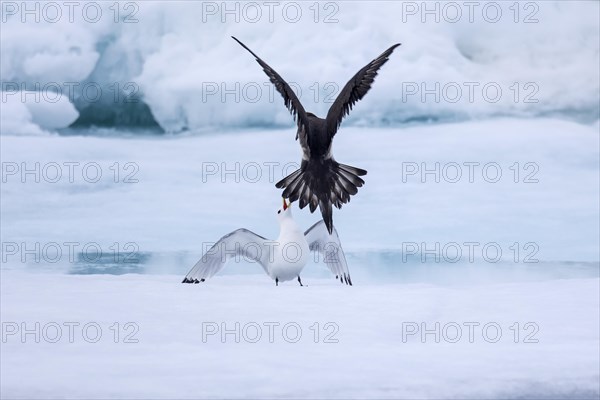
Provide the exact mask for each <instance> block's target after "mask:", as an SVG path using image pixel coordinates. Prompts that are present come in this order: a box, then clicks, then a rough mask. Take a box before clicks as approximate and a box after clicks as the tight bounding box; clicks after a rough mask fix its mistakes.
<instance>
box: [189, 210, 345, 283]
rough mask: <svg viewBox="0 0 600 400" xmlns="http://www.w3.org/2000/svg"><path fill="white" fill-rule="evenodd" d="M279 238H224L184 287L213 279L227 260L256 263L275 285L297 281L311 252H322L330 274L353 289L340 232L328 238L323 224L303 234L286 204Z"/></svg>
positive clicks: (244, 232)
mask: <svg viewBox="0 0 600 400" xmlns="http://www.w3.org/2000/svg"><path fill="white" fill-rule="evenodd" d="M277 220H278V221H279V227H280V230H279V237H278V238H277V239H276V240H269V239H266V238H264V237H262V236H260V235H257V234H256V233H254V232H251V231H249V230H248V229H243V228H242V229H238V230H235V231H233V232H231V233H229V234H228V235H225V236H223V237H222V238H221V239H220V240H219V241H218V242H217V243H215V244H214V245H213V246H212V247H211V248H210V249H209V250H208V251H207V252H206V254H204V255H203V256H202V258H201V259H200V260H199V261H198V262H197V263H196V265H194V267H193V268H192V269H191V270H190V272H188V273H187V275H186V276H185V278H184V279H183V282H182V283H200V282H204V281H206V279H208V278H211V277H212V276H214V275H215V274H216V273H217V272H219V271H220V270H221V269H223V267H224V266H225V263H226V261H227V260H228V259H230V258H232V257H235V258H236V259H237V260H239V259H240V258H241V257H244V258H245V259H247V260H252V261H256V262H257V263H259V264H260V265H261V266H262V268H263V270H264V271H265V272H266V274H267V275H269V276H270V277H271V278H272V279H273V280H274V281H275V285H279V282H283V281H289V280H292V279H295V278H298V283H300V286H302V280H301V279H300V272H301V271H302V269H303V268H304V266H305V265H306V264H307V262H308V257H309V254H310V252H311V251H314V252H319V253H320V255H321V256H322V257H323V260H324V261H325V264H326V265H327V267H328V268H329V270H330V271H331V272H332V273H333V274H334V275H335V277H336V279H339V280H340V282H341V283H345V284H347V285H352V280H351V279H350V272H349V271H348V265H347V264H346V257H345V256H344V251H343V250H342V246H341V244H340V238H339V237H338V234H337V231H336V230H335V228H334V229H333V233H332V234H329V232H328V231H327V227H326V226H325V223H324V222H323V221H319V222H317V223H316V224H314V225H313V226H311V227H310V228H309V229H308V230H307V231H306V232H302V230H301V229H300V227H299V226H298V224H296V221H294V219H293V218H292V209H291V203H289V204H288V203H286V201H285V199H284V200H283V208H281V209H279V210H278V211H277Z"/></svg>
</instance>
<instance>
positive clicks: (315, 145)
mask: <svg viewBox="0 0 600 400" xmlns="http://www.w3.org/2000/svg"><path fill="white" fill-rule="evenodd" d="M232 38H233V39H234V40H235V41H236V42H238V43H239V44H240V45H241V46H242V47H243V48H245V49H246V50H248V51H249V52H250V54H252V55H253V56H254V57H255V58H256V61H257V62H258V64H260V66H261V67H262V68H263V71H265V73H266V74H267V76H268V77H269V80H270V81H271V83H273V85H275V88H276V89H277V91H278V92H279V93H280V94H281V95H282V96H283V102H284V104H285V106H286V107H287V109H288V110H289V111H290V113H291V114H292V116H293V117H294V120H295V121H296V122H297V124H298V132H297V133H296V140H298V138H300V146H301V147H302V151H303V155H302V163H301V164H300V169H298V170H296V171H294V172H292V173H291V174H290V175H288V176H286V177H285V178H283V179H282V180H281V181H279V182H277V183H276V184H275V186H276V187H277V188H279V189H284V191H283V197H285V198H288V199H289V201H290V202H294V201H296V200H298V201H299V206H300V208H301V209H302V208H304V207H306V206H307V205H308V206H309V207H310V212H311V213H312V212H314V211H315V210H316V209H317V206H318V207H319V209H320V210H321V215H322V216H323V221H325V225H326V226H327V230H328V232H329V234H331V233H332V232H333V215H332V205H334V206H336V207H337V208H342V205H343V204H345V203H347V202H349V201H350V196H353V195H355V194H356V193H357V192H358V188H359V187H361V186H362V185H363V184H364V183H365V181H364V180H362V178H360V177H361V176H363V175H366V174H367V171H365V170H364V169H360V168H356V167H351V166H349V165H345V164H340V163H338V162H337V161H335V159H334V158H333V154H332V153H331V143H332V141H333V137H334V136H335V134H336V133H337V131H338V129H339V127H340V125H341V123H342V120H343V119H344V117H345V116H346V115H348V114H349V113H350V110H352V107H353V106H354V104H356V102H358V101H359V100H360V99H362V98H363V97H364V96H365V94H367V92H368V91H369V89H371V85H372V84H373V82H374V81H375V77H376V76H377V72H378V71H379V68H381V66H382V65H383V64H385V63H386V61H387V60H388V59H389V56H390V55H391V54H392V52H393V51H394V49H395V48H396V47H398V46H400V43H398V44H395V45H393V46H392V47H390V48H389V49H387V50H386V51H384V52H383V53H381V55H380V56H379V57H377V58H375V59H374V60H373V61H371V62H370V63H368V64H367V65H365V66H364V67H363V68H362V69H361V70H360V71H358V72H357V73H356V75H354V76H353V77H352V79H350V80H349V81H348V83H346V85H345V86H344V88H343V89H342V91H341V92H340V94H339V95H338V97H337V98H336V99H335V102H334V103H333V104H332V105H331V107H330V108H329V111H328V112H327V117H326V118H325V119H323V118H319V117H317V116H316V115H315V114H313V113H310V112H307V111H305V110H304V107H303V106H302V104H301V103H300V100H298V97H297V96H296V94H295V93H294V91H293V90H292V88H291V87H290V86H289V85H288V84H287V82H286V81H284V80H283V78H282V77H281V76H280V75H279V74H278V73H277V72H276V71H275V70H274V69H273V68H271V67H270V66H269V65H268V64H267V63H266V62H264V61H263V60H262V59H261V58H260V57H259V56H257V55H256V54H254V52H253V51H252V50H250V49H249V48H248V47H246V45H245V44H244V43H242V42H240V41H239V40H237V39H236V38H235V37H233V36H232Z"/></svg>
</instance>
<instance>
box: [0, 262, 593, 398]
mask: <svg viewBox="0 0 600 400" xmlns="http://www.w3.org/2000/svg"><path fill="white" fill-rule="evenodd" d="M177 278H178V277H174V276H171V275H125V276H110V275H103V276H67V275H57V274H48V275H39V276H35V277H34V276H31V275H30V274H22V273H18V272H10V273H6V272H3V276H2V296H3V298H2V303H3V304H2V315H3V321H27V322H28V323H29V324H30V328H33V322H34V321H40V323H41V325H42V327H43V326H44V324H47V323H49V322H55V323H57V324H60V326H61V327H62V335H63V336H62V338H61V339H60V340H59V341H58V342H57V343H48V342H45V341H44V339H43V338H42V339H41V343H39V344H38V343H34V341H33V335H29V337H28V339H27V340H26V343H21V340H20V338H19V335H15V336H10V337H9V339H8V341H7V343H5V344H3V356H2V391H3V398H40V397H41V398H50V397H55V396H56V394H57V393H59V394H61V397H69V398H110V397H119V398H284V397H285V398H337V399H344V398H410V399H415V398H478V399H481V398H535V399H540V398H543V399H559V398H561V399H562V398H573V399H582V398H597V397H598V374H599V371H598V353H599V351H600V349H599V347H598V279H597V278H590V279H556V280H547V281H542V282H533V283H523V282H521V283H507V284H485V285H477V286H473V285H463V286H459V287H454V288H448V287H441V286H437V285H431V284H402V283H388V284H368V283H358V284H356V285H355V286H353V287H350V288H349V287H345V286H341V285H339V284H335V282H333V280H331V279H330V280H323V279H315V280H307V282H306V283H308V284H309V286H308V287H299V286H295V285H283V286H280V287H279V288H275V287H274V285H272V284H271V282H269V281H267V280H266V279H264V278H263V277H262V276H260V278H259V277H223V278H216V279H214V280H213V281H211V282H210V284H207V285H205V286H203V287H198V286H196V285H181V284H180V283H179V281H178V279H177ZM67 322H79V323H80V324H81V325H79V326H74V327H73V341H74V342H73V343H69V338H68V334H69V331H68V328H67V326H66V325H63V324H65V323H67ZM91 322H95V323H96V324H97V326H99V327H100V329H101V330H102V336H101V337H100V338H97V333H96V332H97V331H96V327H95V326H90V327H89V328H87V336H85V337H84V336H83V333H82V330H83V326H84V324H86V323H91ZM115 322H118V323H119V324H120V325H119V329H118V331H119V333H120V336H119V337H118V339H117V342H118V343H115V336H114V335H115V333H114V332H115V329H117V328H115V326H114V323H115ZM128 322H131V323H134V324H135V327H137V328H138V330H137V331H135V328H134V327H133V326H129V327H128V329H125V328H124V325H125V324H126V323H128ZM236 323H239V324H240V325H239V328H238V329H239V332H238V335H239V339H238V340H239V343H236V338H235V333H229V334H227V335H226V336H225V339H222V336H221V333H222V332H221V328H222V327H223V326H222V325H221V324H226V325H225V326H224V328H226V329H229V330H230V331H232V332H235V330H236V328H235V324H236ZM315 323H318V324H319V325H318V326H315ZM327 323H329V324H330V325H326V324H327ZM421 323H426V324H427V326H426V328H427V329H430V330H435V323H439V324H440V328H439V330H440V332H441V333H440V338H439V339H438V340H439V343H436V342H435V340H436V338H435V335H434V334H432V333H430V334H428V335H427V336H426V337H425V340H424V342H423V340H422V338H421V334H420V333H421V332H418V333H416V334H406V335H405V337H403V326H404V331H405V332H408V329H409V328H408V325H411V327H414V326H415V325H413V324H417V326H418V327H419V329H420V327H421ZM469 323H478V324H480V325H478V326H477V325H472V327H473V328H472V329H473V336H472V339H469V328H468V325H465V324H469ZM515 323H519V325H518V327H516V326H515V325H514V324H515ZM527 323H530V325H528V326H527V329H525V326H526V325H525V324H527ZM203 324H204V335H205V336H204V339H203ZM276 324H279V325H276ZM286 324H289V325H288V327H287V328H286V333H285V334H284V333H283V329H284V326H285V325H286ZM485 324H492V325H490V326H489V327H488V328H487V331H486V332H487V333H486V334H485V336H484V334H483V326H484V325H485ZM208 325H210V326H208ZM455 325H458V326H459V327H460V329H461V332H460V334H461V336H460V337H458V338H457V330H456V328H455V327H454V326H455ZM111 326H112V327H113V330H111V328H110V327H111ZM256 326H258V329H257V328H256ZM269 326H272V336H271V338H272V339H271V340H272V342H271V340H270V338H269ZM496 326H497V327H500V329H501V333H499V334H498V333H497V332H498V331H496V329H497V328H496ZM215 327H216V328H215ZM311 327H312V329H311ZM511 327H512V328H513V329H512V330H511ZM536 327H537V328H536ZM40 329H42V328H40ZM216 329H218V332H216V333H214V334H212V332H213V331H215V330H216ZM515 329H516V330H517V331H518V332H519V333H518V337H516V336H515ZM315 331H316V332H318V333H319V336H318V337H316V336H315ZM134 332H135V333H134ZM258 332H260V336H258V335H259V334H258ZM299 332H300V333H299ZM127 334H130V335H131V336H129V337H127V336H126V335H127ZM47 335H48V337H49V338H54V335H55V329H54V328H52V327H48V328H47ZM86 340H98V342H96V343H88V342H87V341H86ZM133 340H137V343H128V342H126V341H133ZM315 340H316V341H317V343H315ZM449 340H452V341H456V342H455V343H452V342H450V341H449ZM471 340H472V343H471ZM496 340H497V342H491V341H496ZM515 340H516V341H517V343H515ZM488 341H490V342H488ZM24 377H30V378H24ZM24 379H25V380H26V382H24Z"/></svg>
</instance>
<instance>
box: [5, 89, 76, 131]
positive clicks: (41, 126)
mask: <svg viewBox="0 0 600 400" xmlns="http://www.w3.org/2000/svg"><path fill="white" fill-rule="evenodd" d="M0 95H1V96H2V113H1V114H0V133H2V134H12V135H40V134H49V133H50V132H55V130H56V129H60V128H66V127H68V126H69V125H71V124H72V123H73V122H74V121H75V120H76V119H77V117H78V116H79V113H78V112H77V110H76V109H75V107H73V104H71V102H70V101H69V100H68V99H67V98H66V97H62V96H60V95H57V96H56V97H55V98H54V99H53V100H52V101H49V100H48V99H46V98H45V97H42V96H41V95H40V93H39V92H31V91H23V92H21V91H17V92H0Z"/></svg>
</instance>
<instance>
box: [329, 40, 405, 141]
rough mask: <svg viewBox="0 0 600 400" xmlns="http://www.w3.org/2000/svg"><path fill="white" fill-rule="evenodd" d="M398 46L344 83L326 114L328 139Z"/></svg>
mask: <svg viewBox="0 0 600 400" xmlns="http://www.w3.org/2000/svg"><path fill="white" fill-rule="evenodd" d="M398 46H400V43H397V44H395V45H393V46H392V47H390V48H389V49H387V50H386V51H384V52H383V53H381V55H380V56H379V57H377V58H376V59H374V60H373V61H371V62H370V63H368V64H367V65H366V66H365V67H364V68H363V69H361V70H360V71H358V72H357V73H356V75H354V76H353V77H352V79H350V80H349V81H348V83H346V86H344V88H343V89H342V91H341V92H340V94H339V95H338V97H337V99H335V102H334V103H333V104H332V105H331V107H330V108H329V112H328V113H327V133H328V134H329V137H333V136H334V135H335V133H336V132H337V130H338V128H339V127H340V124H341V123H342V120H343V119H344V117H345V116H346V115H348V114H349V113H350V110H352V107H353V106H354V104H356V102H357V101H359V100H360V99H362V98H363V97H364V96H365V94H367V92H368V91H369V89H371V84H373V81H375V77H376V76H377V72H378V71H379V68H381V66H382V65H383V64H385V63H386V61H387V60H388V59H389V56H390V55H391V54H392V52H393V51H394V49H395V48H396V47H398Z"/></svg>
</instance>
